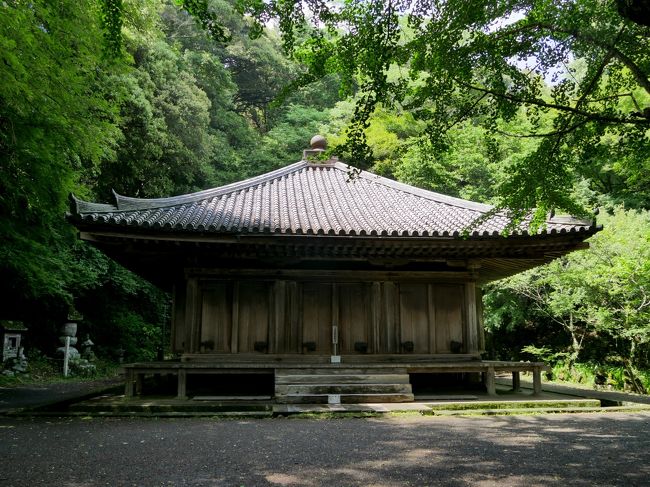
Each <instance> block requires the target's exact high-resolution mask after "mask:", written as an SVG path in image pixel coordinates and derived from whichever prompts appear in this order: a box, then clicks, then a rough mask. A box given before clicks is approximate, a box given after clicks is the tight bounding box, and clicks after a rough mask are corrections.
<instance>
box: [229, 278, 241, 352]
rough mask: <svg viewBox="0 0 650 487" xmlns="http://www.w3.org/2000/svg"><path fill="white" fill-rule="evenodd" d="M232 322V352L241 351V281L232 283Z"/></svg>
mask: <svg viewBox="0 0 650 487" xmlns="http://www.w3.org/2000/svg"><path fill="white" fill-rule="evenodd" d="M231 315H232V322H231V326H232V328H231V329H230V353H237V352H238V351H239V281H235V282H233V285H232V313H231Z"/></svg>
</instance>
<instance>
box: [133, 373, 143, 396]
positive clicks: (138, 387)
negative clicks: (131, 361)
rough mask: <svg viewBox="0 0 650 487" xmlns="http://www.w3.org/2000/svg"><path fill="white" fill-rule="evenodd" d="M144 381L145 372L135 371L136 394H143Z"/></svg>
mask: <svg viewBox="0 0 650 487" xmlns="http://www.w3.org/2000/svg"><path fill="white" fill-rule="evenodd" d="M143 382H144V374H141V373H138V372H135V394H136V395H137V396H141V395H142V383H143Z"/></svg>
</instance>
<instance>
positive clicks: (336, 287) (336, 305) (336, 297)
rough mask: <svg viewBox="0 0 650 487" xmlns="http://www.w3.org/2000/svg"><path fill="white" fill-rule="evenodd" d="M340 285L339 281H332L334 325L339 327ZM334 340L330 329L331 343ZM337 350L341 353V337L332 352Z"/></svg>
mask: <svg viewBox="0 0 650 487" xmlns="http://www.w3.org/2000/svg"><path fill="white" fill-rule="evenodd" d="M339 292H340V290H339V285H338V284H337V283H335V282H334V283H332V327H334V326H336V327H337V328H340V327H339V323H340V320H339V314H340V312H341V311H340V309H339V308H340V307H339ZM331 341H332V338H331V329H330V343H331ZM334 352H336V353H337V354H338V355H341V340H340V338H339V344H338V345H337V346H336V350H334V349H333V348H332V353H334Z"/></svg>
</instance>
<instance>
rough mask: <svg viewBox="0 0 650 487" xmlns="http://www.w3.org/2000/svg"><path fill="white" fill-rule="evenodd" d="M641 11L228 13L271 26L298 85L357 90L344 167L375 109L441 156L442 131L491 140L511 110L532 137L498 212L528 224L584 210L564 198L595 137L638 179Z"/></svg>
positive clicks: (451, 5) (644, 87) (483, 5)
mask: <svg viewBox="0 0 650 487" xmlns="http://www.w3.org/2000/svg"><path fill="white" fill-rule="evenodd" d="M644 1H645V0H636V1H629V2H625V5H623V6H622V3H623V2H622V1H619V2H604V1H602V0H573V1H569V2H561V3H560V2H529V1H525V0H509V1H497V0H469V1H468V0H447V1H444V2H442V1H435V0H350V1H347V2H345V3H343V4H334V3H327V2H322V1H319V0H306V1H303V2H287V1H284V0H270V1H267V2H259V1H256V0H239V4H238V5H239V6H240V11H241V12H243V13H245V14H247V15H250V16H253V17H255V18H256V19H257V20H258V22H259V23H260V24H263V23H265V22H268V21H269V19H273V18H277V19H279V20H280V22H279V25H280V28H281V29H282V34H283V38H284V40H285V48H287V49H288V50H290V51H292V52H294V53H295V54H297V55H298V57H299V58H301V60H302V61H303V62H305V63H306V64H307V65H308V72H309V73H310V75H311V76H309V77H305V81H306V82H307V81H310V80H311V79H314V78H316V77H317V76H318V75H319V74H320V73H336V74H337V75H338V76H339V78H340V79H341V80H342V88H343V89H344V90H347V91H348V92H352V91H354V92H356V94H357V96H356V100H357V104H356V109H355V111H354V115H353V118H352V121H351V123H350V125H349V128H348V132H347V136H348V137H347V142H346V144H345V145H344V147H343V149H344V150H345V152H346V153H347V154H348V156H349V157H350V158H351V159H352V161H353V162H354V164H355V165H359V164H361V165H363V164H364V162H367V161H368V154H369V151H368V148H367V146H366V130H367V127H368V120H369V117H370V115H371V114H372V113H373V111H374V110H375V108H376V107H377V105H378V104H383V105H385V106H386V105H393V106H396V107H398V108H400V109H406V110H409V111H410V112H411V113H412V114H414V115H415V116H416V118H417V119H419V120H423V121H425V122H426V123H427V124H428V129H427V134H428V140H427V141H426V144H427V147H428V151H429V152H433V153H436V154H437V153H440V152H442V151H445V150H446V149H447V148H448V138H447V133H448V131H449V130H450V128H451V127H454V126H456V125H458V124H460V123H463V122H465V121H472V122H474V123H480V124H481V125H483V126H484V127H485V128H487V129H488V136H489V137H492V136H494V135H495V134H496V133H499V127H498V126H499V122H500V121H509V120H512V119H513V118H514V117H515V116H517V115H518V113H521V112H522V111H523V112H524V113H525V114H526V115H527V116H528V118H529V120H530V121H531V122H532V125H531V127H532V130H530V131H528V132H522V133H517V134H516V135H517V136H520V137H521V136H523V137H532V138H537V139H540V143H539V146H538V148H537V150H536V151H535V153H534V154H532V155H531V156H530V157H529V158H527V159H526V160H525V161H522V162H521V163H520V164H518V165H514V166H513V167H512V168H511V178H510V179H509V181H507V182H506V183H505V184H504V185H503V187H502V188H501V190H500V195H501V206H503V207H508V208H510V209H511V210H512V214H513V216H514V217H515V218H516V217H518V216H519V217H520V216H522V215H524V214H526V213H527V212H528V211H529V210H530V209H532V208H535V207H536V208H538V211H537V214H536V219H537V222H538V223H539V222H540V220H541V219H543V216H544V215H545V214H546V213H547V212H548V211H550V210H552V209H554V208H561V209H564V210H568V211H571V212H574V213H580V212H582V211H584V210H583V209H582V208H581V207H580V206H578V205H577V204H575V202H573V201H572V200H571V199H570V198H568V197H567V196H566V195H567V194H568V193H569V192H570V191H569V189H570V187H571V186H572V184H573V182H574V173H575V168H576V167H577V166H578V165H580V164H582V161H584V160H589V157H590V154H589V152H590V151H591V148H592V147H595V146H598V145H599V143H600V140H601V139H602V138H603V137H604V136H605V135H607V136H609V137H613V138H616V139H618V140H619V141H620V148H621V150H623V151H625V153H626V154H627V156H629V157H630V158H631V159H634V160H636V161H637V168H638V170H639V171H640V170H641V168H642V166H643V161H645V160H647V158H648V157H650V148H649V145H650V144H649V143H648V131H649V130H650V78H649V75H650V29H649V28H648V27H647V26H645V24H644V23H643V22H641V21H639V18H638V16H637V17H635V16H634V15H632V14H631V12H632V11H635V12H638V11H640V10H639V8H638V7H639V5H640V4H642V3H643V2H644ZM297 39H305V40H301V41H297ZM305 52H307V53H308V55H305V54H304V53H305ZM395 68H396V69H395ZM390 70H392V72H393V74H394V73H397V75H396V76H394V75H393V76H390V77H389V76H388V72H389V71H390ZM542 115H544V116H542ZM549 120H550V121H551V122H550V126H549V122H548V121H549Z"/></svg>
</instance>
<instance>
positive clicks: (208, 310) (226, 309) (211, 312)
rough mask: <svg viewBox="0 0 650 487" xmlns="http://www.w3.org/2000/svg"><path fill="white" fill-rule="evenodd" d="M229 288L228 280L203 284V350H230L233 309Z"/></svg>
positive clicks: (201, 346) (201, 341)
mask: <svg viewBox="0 0 650 487" xmlns="http://www.w3.org/2000/svg"><path fill="white" fill-rule="evenodd" d="M229 288H230V285H229V283H228V282H227V281H220V282H219V281H215V282H210V283H209V285H208V284H204V285H203V286H202V289H201V338H200V343H199V347H200V350H201V351H202V352H208V353H210V352H213V353H215V352H221V353H227V352H230V345H231V343H230V332H231V329H232V325H231V321H232V317H231V312H232V310H231V304H230V303H231V299H230V292H229V291H230V289H229ZM210 343H212V345H211V346H210Z"/></svg>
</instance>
